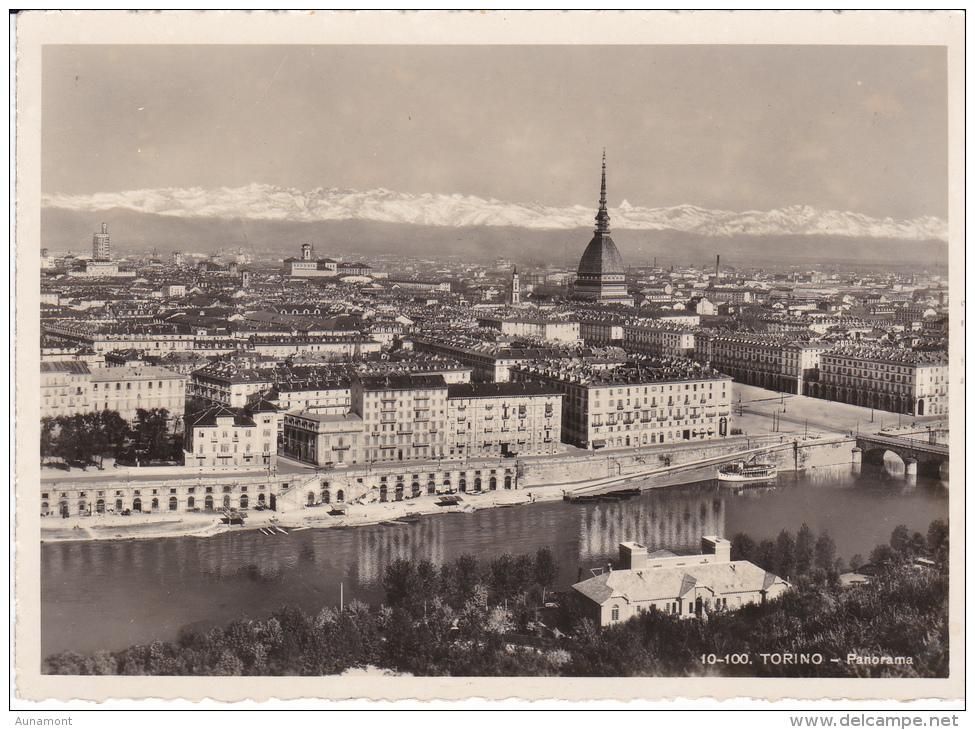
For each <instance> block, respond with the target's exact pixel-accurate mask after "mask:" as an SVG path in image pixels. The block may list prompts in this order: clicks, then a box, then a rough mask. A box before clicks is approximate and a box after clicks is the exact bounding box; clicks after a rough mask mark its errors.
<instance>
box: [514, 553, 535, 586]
mask: <svg viewBox="0 0 975 730" xmlns="http://www.w3.org/2000/svg"><path fill="white" fill-rule="evenodd" d="M534 585H535V561H534V560H533V559H532V556H531V555H519V556H518V557H517V558H515V562H514V566H513V568H512V575H511V595H512V596H523V595H525V594H526V593H528V592H529V591H530V590H531V589H532V587H533V586H534Z"/></svg>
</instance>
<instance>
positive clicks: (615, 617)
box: [610, 606, 620, 621]
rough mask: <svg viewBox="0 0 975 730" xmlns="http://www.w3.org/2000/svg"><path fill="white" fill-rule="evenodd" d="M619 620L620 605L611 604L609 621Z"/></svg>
mask: <svg viewBox="0 0 975 730" xmlns="http://www.w3.org/2000/svg"><path fill="white" fill-rule="evenodd" d="M619 620H620V607H619V606H613V610H612V612H611V613H610V621H619Z"/></svg>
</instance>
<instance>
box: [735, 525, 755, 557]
mask: <svg viewBox="0 0 975 730" xmlns="http://www.w3.org/2000/svg"><path fill="white" fill-rule="evenodd" d="M757 550H758V546H757V545H756V544H755V541H754V540H752V539H751V537H749V536H748V535H746V534H745V533H743V532H739V533H738V534H737V535H735V536H734V537H733V538H731V559H732V560H748V561H750V562H755V553H756V551H757Z"/></svg>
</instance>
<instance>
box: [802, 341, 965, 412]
mask: <svg viewBox="0 0 975 730" xmlns="http://www.w3.org/2000/svg"><path fill="white" fill-rule="evenodd" d="M811 395H816V396H818V397H820V398H826V399H828V400H835V401H840V402H841V403H851V404H853V405H858V406H865V407H868V408H879V409H882V410H885V411H891V412H894V413H904V414H907V415H911V416H937V415H944V414H946V413H947V412H948V356H947V354H946V353H944V352H917V351H914V350H905V349H899V348H895V347H877V346H846V347H841V348H837V349H835V350H831V351H830V352H824V353H823V354H822V356H821V364H820V372H819V383H818V385H817V386H816V388H815V390H814V392H813V393H811Z"/></svg>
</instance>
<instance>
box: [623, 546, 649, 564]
mask: <svg viewBox="0 0 975 730" xmlns="http://www.w3.org/2000/svg"><path fill="white" fill-rule="evenodd" d="M620 568H621V569H622V570H646V568H647V549H646V548H645V547H644V546H643V545H640V544H639V543H635V542H621V543H620Z"/></svg>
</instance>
